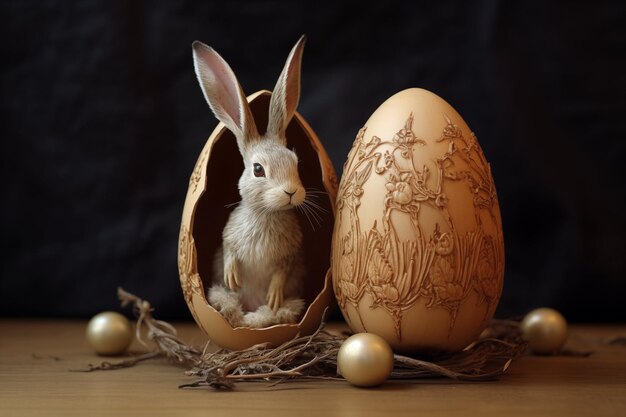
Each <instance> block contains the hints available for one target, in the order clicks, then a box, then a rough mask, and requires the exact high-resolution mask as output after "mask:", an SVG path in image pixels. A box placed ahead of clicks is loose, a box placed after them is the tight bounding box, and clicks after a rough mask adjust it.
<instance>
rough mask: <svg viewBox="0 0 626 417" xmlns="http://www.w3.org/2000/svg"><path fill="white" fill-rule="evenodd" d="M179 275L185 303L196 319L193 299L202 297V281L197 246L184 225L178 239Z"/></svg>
mask: <svg viewBox="0 0 626 417" xmlns="http://www.w3.org/2000/svg"><path fill="white" fill-rule="evenodd" d="M178 274H179V277H180V283H181V286H182V289H183V296H184V297H185V301H186V302H187V305H189V306H190V311H191V314H192V315H193V316H194V318H196V314H195V312H194V309H193V307H192V297H193V295H194V294H196V295H200V296H202V294H203V289H202V281H201V279H200V274H199V273H198V263H197V253H196V244H195V242H194V239H193V236H192V235H191V232H190V231H189V230H187V227H186V226H184V225H183V226H182V227H181V228H180V236H179V239H178Z"/></svg>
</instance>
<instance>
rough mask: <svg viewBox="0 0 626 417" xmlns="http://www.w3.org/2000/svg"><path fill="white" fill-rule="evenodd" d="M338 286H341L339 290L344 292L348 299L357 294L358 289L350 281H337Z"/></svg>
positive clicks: (354, 297)
mask: <svg viewBox="0 0 626 417" xmlns="http://www.w3.org/2000/svg"><path fill="white" fill-rule="evenodd" d="M339 286H340V287H341V292H343V294H345V296H346V298H348V299H350V300H354V299H356V297H357V296H358V294H359V289H358V288H357V286H356V285H354V284H353V283H352V282H349V281H346V280H341V281H340V282H339Z"/></svg>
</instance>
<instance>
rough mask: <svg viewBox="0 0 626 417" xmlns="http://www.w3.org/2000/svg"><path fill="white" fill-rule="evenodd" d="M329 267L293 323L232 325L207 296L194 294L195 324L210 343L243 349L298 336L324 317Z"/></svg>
mask: <svg viewBox="0 0 626 417" xmlns="http://www.w3.org/2000/svg"><path fill="white" fill-rule="evenodd" d="M331 281H332V280H331V275H330V269H329V271H328V273H327V274H326V279H325V282H324V288H323V289H322V291H321V292H320V293H319V294H318V295H317V297H315V300H314V301H313V302H312V303H311V304H310V305H309V307H308V308H307V310H306V312H305V314H304V316H303V317H302V320H301V321H300V322H299V323H295V324H276V325H274V326H271V327H264V328H261V329H253V328H249V327H234V328H233V327H232V326H231V325H230V324H229V323H228V322H227V321H226V319H224V317H223V316H222V315H221V314H220V313H219V312H218V311H217V310H215V309H214V308H213V307H212V306H211V305H210V304H209V303H208V302H207V301H206V298H205V297H203V296H201V295H198V294H194V295H193V299H192V300H193V301H192V302H193V306H194V311H195V314H196V316H197V323H198V326H200V328H201V329H202V330H203V331H204V332H205V333H206V334H207V335H208V336H209V337H210V340H211V342H212V343H214V344H215V345H217V346H219V347H223V348H227V349H232V350H242V349H247V348H249V347H251V346H254V345H257V344H260V343H268V344H269V345H270V346H272V347H275V346H278V345H280V344H281V343H284V342H286V341H288V340H291V339H293V338H295V337H298V336H305V335H309V334H312V333H313V332H315V331H316V330H317V329H318V328H319V326H320V324H321V323H322V320H323V315H324V311H325V310H326V307H327V306H328V305H330V303H331V301H332V297H333V293H332V285H331Z"/></svg>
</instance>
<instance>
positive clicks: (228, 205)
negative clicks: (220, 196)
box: [224, 200, 241, 208]
mask: <svg viewBox="0 0 626 417" xmlns="http://www.w3.org/2000/svg"><path fill="white" fill-rule="evenodd" d="M239 203H241V200H239V201H235V202H234V203H230V204H226V205H225V206H224V207H225V208H231V207H234V206H236V205H237V204H239Z"/></svg>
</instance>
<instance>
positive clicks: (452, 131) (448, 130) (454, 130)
mask: <svg viewBox="0 0 626 417" xmlns="http://www.w3.org/2000/svg"><path fill="white" fill-rule="evenodd" d="M444 118H445V119H446V126H445V127H444V128H443V132H442V137H441V139H440V140H443V139H444V138H445V139H456V138H460V137H462V136H463V132H461V129H459V127H458V126H457V125H455V124H454V123H452V120H450V118H449V117H448V115H447V114H444Z"/></svg>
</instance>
